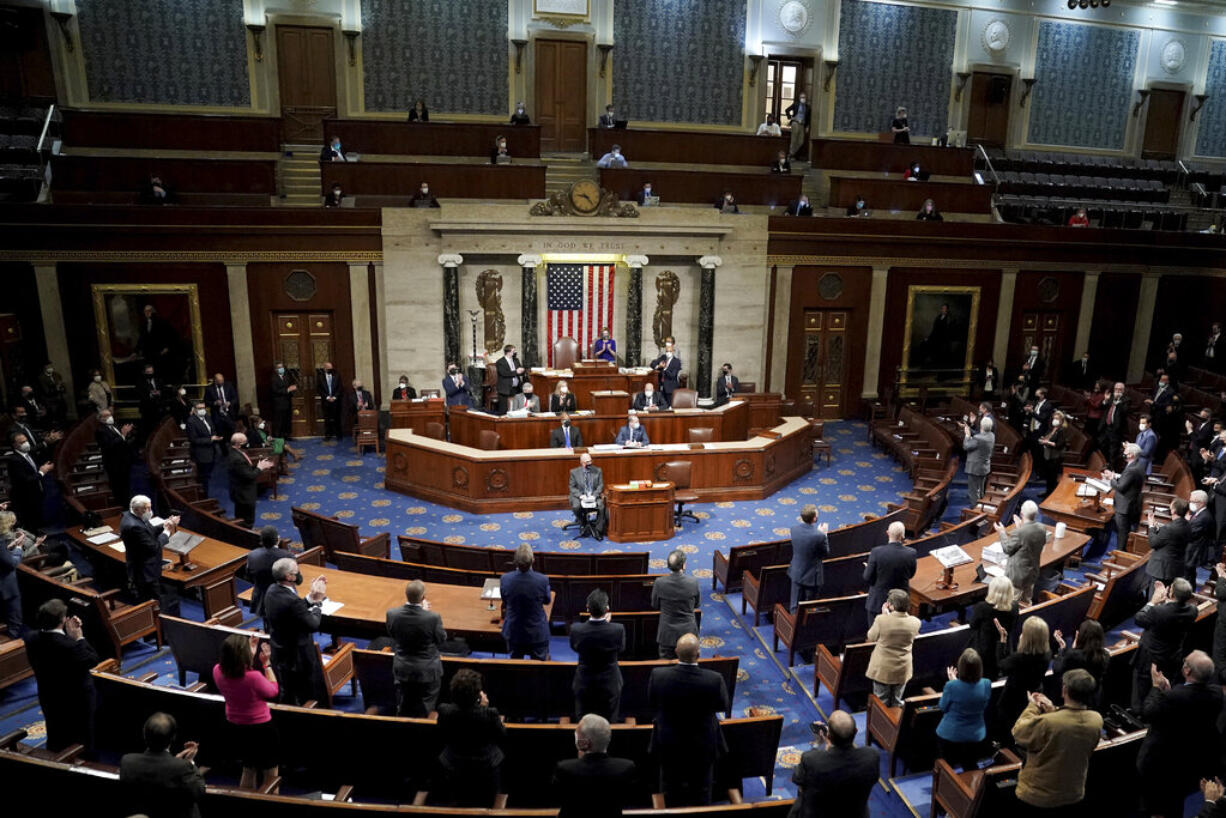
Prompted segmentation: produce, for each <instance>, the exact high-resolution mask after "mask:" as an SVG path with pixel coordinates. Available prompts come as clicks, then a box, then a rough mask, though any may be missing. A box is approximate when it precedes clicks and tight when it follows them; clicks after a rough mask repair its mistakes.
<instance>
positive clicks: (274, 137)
mask: <svg viewBox="0 0 1226 818" xmlns="http://www.w3.org/2000/svg"><path fill="white" fill-rule="evenodd" d="M60 111H61V113H62V114H63V115H64V145H65V146H67V147H70V148H86V147H88V148H123V149H125V150H130V149H132V148H144V149H155V150H157V149H160V150H182V151H264V152H267V153H280V152H281V118H280V117H276V118H273V117H266V116H228V115H225V114H186V113H184V114H144V113H134V112H129V111H73V110H64V109H62V108H61V109H60ZM321 147H322V146H321ZM166 183H167V184H171V185H173V182H172V180H170V179H167V180H166Z"/></svg>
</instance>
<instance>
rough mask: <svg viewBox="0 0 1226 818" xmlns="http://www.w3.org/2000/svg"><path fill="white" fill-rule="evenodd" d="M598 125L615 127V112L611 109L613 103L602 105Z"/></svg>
mask: <svg viewBox="0 0 1226 818" xmlns="http://www.w3.org/2000/svg"><path fill="white" fill-rule="evenodd" d="M600 127H602V128H616V127H617V114H616V113H615V112H614V111H613V103H611V102H610V103H609V104H608V105H606V106H604V113H603V114H601V115H600Z"/></svg>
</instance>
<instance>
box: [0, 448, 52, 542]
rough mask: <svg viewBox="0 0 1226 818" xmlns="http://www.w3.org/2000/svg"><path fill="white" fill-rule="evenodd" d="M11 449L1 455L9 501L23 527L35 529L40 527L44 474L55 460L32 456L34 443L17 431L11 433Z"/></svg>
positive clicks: (44, 487)
mask: <svg viewBox="0 0 1226 818" xmlns="http://www.w3.org/2000/svg"><path fill="white" fill-rule="evenodd" d="M12 442H13V452H12V454H10V455H8V456H7V457H5V459H4V465H5V467H6V469H7V470H8V477H9V503H10V504H11V505H12V507H13V512H14V513H15V514H16V515H17V520H18V522H20V523H21V526H22V528H25V529H27V530H29V531H38V529H40V528H42V527H43V501H44V498H45V494H46V490H47V487H46V485H45V484H44V483H43V476H44V475H45V474H47V473H48V472H50V471H51V470H52V469H53V468H55V466H54V464H52V463H47V462H43V461H42V460H40V459H39V458H36V457H34V447H33V446H32V445H31V444H30V441H29V440H28V439H27V438H26V436H25V435H23V434H21V433H20V432H17V433H15V434H14V435H13V436H12Z"/></svg>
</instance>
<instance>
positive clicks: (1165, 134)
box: [1141, 88, 1184, 159]
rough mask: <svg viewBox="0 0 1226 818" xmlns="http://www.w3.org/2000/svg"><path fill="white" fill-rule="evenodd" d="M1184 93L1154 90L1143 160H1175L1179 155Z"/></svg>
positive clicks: (1142, 147) (1142, 148)
mask: <svg viewBox="0 0 1226 818" xmlns="http://www.w3.org/2000/svg"><path fill="white" fill-rule="evenodd" d="M1183 98H1184V92H1183V91H1173V90H1170V89H1166V88H1154V89H1152V90H1151V91H1150V92H1149V102H1148V103H1146V104H1147V105H1148V106H1149V111H1148V112H1147V113H1146V115H1145V139H1144V140H1143V141H1142V142H1141V158H1142V159H1174V158H1175V156H1176V154H1178V153H1179V126H1180V123H1181V122H1183Z"/></svg>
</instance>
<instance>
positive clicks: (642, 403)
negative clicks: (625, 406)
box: [632, 391, 668, 412]
mask: <svg viewBox="0 0 1226 818" xmlns="http://www.w3.org/2000/svg"><path fill="white" fill-rule="evenodd" d="M648 405H651V406H654V407H655V408H657V409H667V408H668V399H667V398H665V397H664V393H662V392H654V391H653V392H652V393H651V399H650V400H648V399H647V393H646V392H636V393H635V395H634V403H633V404H632V406H633V407H634V410H635V411H636V412H642V411H643V410H644V409H646V408H647V407H648Z"/></svg>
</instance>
